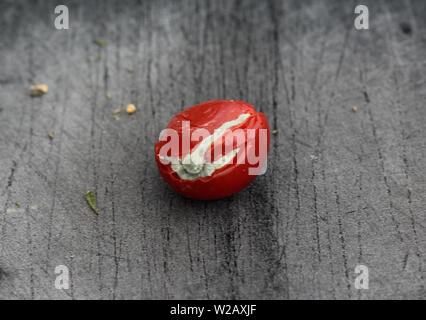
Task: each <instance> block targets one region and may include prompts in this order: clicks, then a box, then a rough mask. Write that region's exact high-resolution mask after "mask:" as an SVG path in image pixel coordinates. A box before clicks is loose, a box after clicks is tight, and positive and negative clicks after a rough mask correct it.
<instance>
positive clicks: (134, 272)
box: [0, 0, 426, 299]
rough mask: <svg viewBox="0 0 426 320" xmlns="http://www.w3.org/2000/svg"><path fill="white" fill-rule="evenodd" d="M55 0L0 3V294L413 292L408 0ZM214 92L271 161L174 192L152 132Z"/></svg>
mask: <svg viewBox="0 0 426 320" xmlns="http://www.w3.org/2000/svg"><path fill="white" fill-rule="evenodd" d="M63 2H64V4H66V5H67V6H68V7H69V10H70V27H71V28H70V29H69V30H56V29H55V28H54V24H53V21H54V17H55V16H54V7H55V5H57V2H56V1H1V2H0V25H1V26H2V27H1V29H0V108H1V111H0V228H1V230H0V298H1V299H44V298H48V299H89V298H91V299H156V298H164V299H177V298H180V299H186V298H194V299H217V298H220V299H254V298H256V299H367V298H370V299H371V298H373V299H383V298H396V299H408V298H411V299H425V298H426V291H425V290H426V289H425V285H426V281H425V277H426V272H425V268H426V260H425V254H426V234H425V227H426V215H425V207H426V127H425V121H426V108H425V101H426V80H425V74H426V20H425V19H424V17H425V14H426V3H425V2H424V1H414V0H411V1H410V0H407V1H364V2H363V3H365V4H367V5H368V6H369V9H370V30H368V31H357V30H355V29H354V27H353V19H354V14H353V10H354V7H355V3H353V4H351V3H345V4H344V3H343V2H341V1H313V0H312V1H285V2H284V1H242V0H240V1H228V0H226V1H225V0H218V1H195V0H194V1H151V2H148V1H125V2H123V1H86V2H83V1H81V2H80V1H63ZM407 24H408V26H409V27H408V28H407ZM97 38H103V39H105V40H106V41H107V45H106V46H105V47H99V46H97V45H95V44H93V40H94V39H97ZM38 83H46V84H48V86H49V92H48V93H47V94H46V95H45V96H43V97H40V98H30V97H29V96H28V92H27V89H28V87H29V86H30V85H32V84H38ZM108 93H109V94H110V95H111V99H107V98H106V95H107V94H108ZM219 98H220V99H240V100H244V101H247V102H249V103H252V104H253V105H254V106H255V107H256V108H257V109H258V110H259V111H261V112H264V113H265V114H266V115H267V116H268V118H269V121H270V125H271V127H272V128H273V129H276V130H278V134H276V135H273V136H272V141H271V147H272V148H271V152H270V157H269V161H268V172H267V173H266V175H264V176H260V177H258V178H257V179H256V180H255V182H254V183H253V184H252V185H250V186H249V187H248V188H247V189H245V190H244V191H242V192H241V193H239V194H237V195H234V196H232V197H230V198H227V199H223V200H218V201H209V202H202V201H193V200H188V199H184V198H182V197H181V196H179V195H177V194H176V193H174V192H173V191H172V190H171V189H170V188H169V187H168V186H167V185H166V184H165V183H164V182H163V181H162V180H161V178H160V176H159V174H158V171H157V168H156V164H155V161H154V154H153V150H154V143H155V142H156V140H157V138H158V135H159V133H160V131H161V130H162V129H163V128H164V127H165V126H166V124H167V123H168V121H169V120H170V118H171V117H172V116H173V115H174V114H175V113H177V112H179V111H180V110H182V109H183V108H185V107H188V106H191V105H194V104H196V103H199V102H202V101H207V100H212V99H219ZM128 103H134V104H135V105H136V107H137V112H136V113H135V114H133V115H131V116H128V115H127V114H125V112H122V113H121V115H120V118H119V119H118V120H116V119H115V118H114V117H113V112H114V110H115V109H116V108H119V107H121V108H123V106H125V105H126V104H128ZM353 106H357V108H358V112H357V113H354V112H352V107H353ZM49 131H53V132H54V135H55V138H54V139H53V140H51V139H49V137H48V132H49ZM87 190H95V191H96V192H97V196H98V199H97V200H98V207H99V210H100V214H99V216H97V215H96V214H94V213H93V211H92V210H91V209H90V207H89V206H88V204H87V203H86V199H85V193H86V191H87ZM16 202H19V204H20V208H18V207H17V206H16V204H15V203H16ZM60 264H63V265H66V266H68V267H69V269H70V272H71V287H70V289H69V290H64V291H60V290H57V289H55V287H54V280H55V274H54V268H55V266H57V265H60ZM357 264H364V265H366V266H367V267H368V268H369V271H370V289H369V290H356V289H355V288H354V279H355V277H356V274H355V272H354V268H355V266H356V265H357Z"/></svg>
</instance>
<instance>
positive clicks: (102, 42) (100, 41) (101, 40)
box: [93, 39, 107, 47]
mask: <svg viewBox="0 0 426 320" xmlns="http://www.w3.org/2000/svg"><path fill="white" fill-rule="evenodd" d="M93 43H94V44H97V45H98V46H100V47H105V46H106V44H107V42H106V40H104V39H95V40H94V41H93Z"/></svg>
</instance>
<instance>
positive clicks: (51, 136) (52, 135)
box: [47, 131, 55, 140]
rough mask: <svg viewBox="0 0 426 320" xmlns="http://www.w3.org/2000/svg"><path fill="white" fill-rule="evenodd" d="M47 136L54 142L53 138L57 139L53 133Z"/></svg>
mask: <svg viewBox="0 0 426 320" xmlns="http://www.w3.org/2000/svg"><path fill="white" fill-rule="evenodd" d="M47 135H48V136H49V138H50V140H53V138H54V137H55V135H54V134H53V132H52V131H49V133H48V134H47Z"/></svg>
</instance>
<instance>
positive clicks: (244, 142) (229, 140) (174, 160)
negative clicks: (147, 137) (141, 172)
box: [155, 100, 269, 200]
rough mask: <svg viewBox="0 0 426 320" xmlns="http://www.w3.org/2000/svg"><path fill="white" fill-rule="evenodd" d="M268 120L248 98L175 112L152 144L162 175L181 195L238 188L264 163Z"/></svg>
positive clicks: (216, 194)
mask: <svg viewBox="0 0 426 320" xmlns="http://www.w3.org/2000/svg"><path fill="white" fill-rule="evenodd" d="M268 151H269V125H268V120H267V119H266V116H265V115H264V114H263V113H257V112H256V111H255V109H254V107H253V106H252V105H250V104H248V103H245V102H242V101H234V100H214V101H209V102H204V103H201V104H198V105H196V106H193V107H190V108H188V109H185V110H184V111H182V112H180V113H178V114H177V115H175V116H174V117H173V118H172V119H171V121H170V122H169V124H168V125H167V128H166V129H165V130H163V132H162V134H161V135H160V139H159V141H158V142H157V144H156V145H155V158H156V161H157V164H158V168H159V171H160V174H161V176H162V177H163V179H164V180H165V181H166V182H167V183H168V184H169V185H170V186H171V187H172V188H173V189H174V190H176V191H177V192H179V193H180V194H182V195H184V196H186V197H189V198H194V199H201V200H209V199H219V198H223V197H227V196H230V195H232V194H234V193H236V192H239V191H241V190H242V189H243V188H245V187H246V186H247V185H249V184H250V182H251V181H252V180H253V179H254V178H255V177H256V176H257V175H259V174H260V173H261V171H262V168H263V167H264V166H266V159H267V154H268Z"/></svg>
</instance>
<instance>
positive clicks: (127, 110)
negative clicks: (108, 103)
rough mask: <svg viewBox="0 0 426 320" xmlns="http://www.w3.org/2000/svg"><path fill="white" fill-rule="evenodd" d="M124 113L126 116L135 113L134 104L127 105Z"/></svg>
mask: <svg viewBox="0 0 426 320" xmlns="http://www.w3.org/2000/svg"><path fill="white" fill-rule="evenodd" d="M126 112H127V113H128V114H133V113H135V112H136V107H135V105H134V104H128V105H127V107H126Z"/></svg>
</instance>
